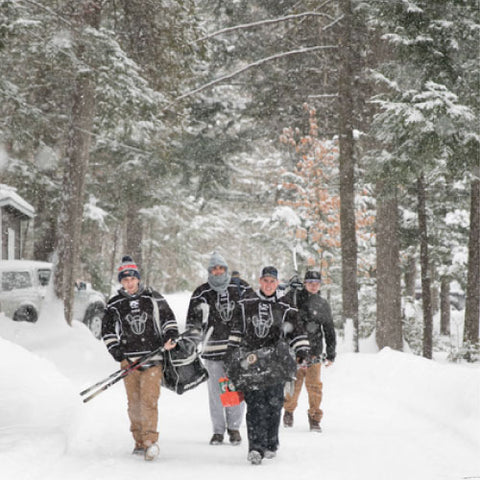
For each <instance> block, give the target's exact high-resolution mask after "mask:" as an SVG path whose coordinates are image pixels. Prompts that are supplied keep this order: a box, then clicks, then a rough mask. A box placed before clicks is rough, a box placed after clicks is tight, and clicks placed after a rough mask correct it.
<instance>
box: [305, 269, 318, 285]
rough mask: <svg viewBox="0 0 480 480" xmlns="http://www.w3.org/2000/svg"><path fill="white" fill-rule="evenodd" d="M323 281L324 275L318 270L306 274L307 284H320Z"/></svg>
mask: <svg viewBox="0 0 480 480" xmlns="http://www.w3.org/2000/svg"><path fill="white" fill-rule="evenodd" d="M321 280H322V275H321V273H320V272H317V271H316V270H308V271H307V272H306V273H305V279H304V281H305V282H320V281H321Z"/></svg>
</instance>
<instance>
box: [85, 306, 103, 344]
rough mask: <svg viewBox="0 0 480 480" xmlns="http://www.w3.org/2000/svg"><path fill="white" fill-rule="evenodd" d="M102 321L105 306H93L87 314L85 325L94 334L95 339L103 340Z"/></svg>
mask: <svg viewBox="0 0 480 480" xmlns="http://www.w3.org/2000/svg"><path fill="white" fill-rule="evenodd" d="M102 319H103V306H101V305H91V306H90V307H88V309H87V313H85V319H84V323H85V324H86V325H87V327H88V328H89V329H90V331H91V332H92V334H93V336H94V337H95V338H98V339H100V338H102Z"/></svg>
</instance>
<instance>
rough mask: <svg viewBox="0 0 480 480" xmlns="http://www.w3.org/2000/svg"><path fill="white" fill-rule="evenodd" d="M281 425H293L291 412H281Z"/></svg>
mask: <svg viewBox="0 0 480 480" xmlns="http://www.w3.org/2000/svg"><path fill="white" fill-rule="evenodd" d="M283 426H284V427H293V413H292V412H287V411H285V413H284V414H283Z"/></svg>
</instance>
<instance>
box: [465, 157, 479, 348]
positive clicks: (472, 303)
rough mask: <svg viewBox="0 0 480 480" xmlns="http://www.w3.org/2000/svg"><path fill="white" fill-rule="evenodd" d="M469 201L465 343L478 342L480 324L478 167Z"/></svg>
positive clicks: (475, 171)
mask: <svg viewBox="0 0 480 480" xmlns="http://www.w3.org/2000/svg"><path fill="white" fill-rule="evenodd" d="M473 173H474V175H475V178H474V179H473V181H472V193H471V200H470V204H471V205H470V237H469V240H468V275H467V300H466V304H465V329H464V332H463V339H464V341H465V342H469V343H471V344H477V343H478V342H479V339H478V336H479V322H480V166H478V165H477V167H476V169H475V170H474V172H473Z"/></svg>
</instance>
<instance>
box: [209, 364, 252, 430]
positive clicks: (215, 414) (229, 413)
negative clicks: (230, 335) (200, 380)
mask: <svg viewBox="0 0 480 480" xmlns="http://www.w3.org/2000/svg"><path fill="white" fill-rule="evenodd" d="M204 365H205V368H206V369H207V371H208V400H209V407H210V418H211V420H212V427H213V433H219V434H221V435H223V434H224V433H225V429H226V428H228V429H229V430H238V429H239V428H240V425H241V424H242V420H243V414H244V412H245V402H242V403H240V405H236V406H235V407H224V406H223V405H222V401H221V400H220V385H219V383H218V380H219V379H220V378H222V377H226V373H225V368H224V366H223V362H222V361H214V360H204Z"/></svg>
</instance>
